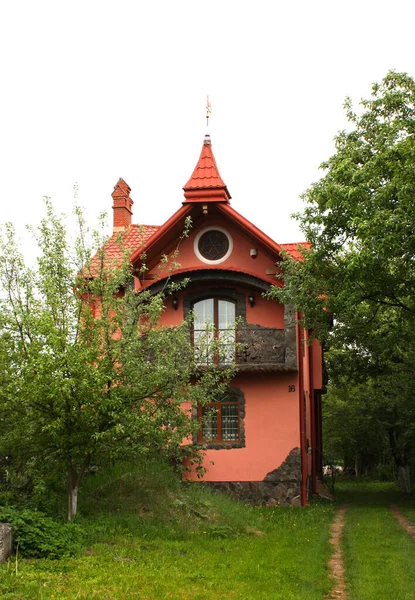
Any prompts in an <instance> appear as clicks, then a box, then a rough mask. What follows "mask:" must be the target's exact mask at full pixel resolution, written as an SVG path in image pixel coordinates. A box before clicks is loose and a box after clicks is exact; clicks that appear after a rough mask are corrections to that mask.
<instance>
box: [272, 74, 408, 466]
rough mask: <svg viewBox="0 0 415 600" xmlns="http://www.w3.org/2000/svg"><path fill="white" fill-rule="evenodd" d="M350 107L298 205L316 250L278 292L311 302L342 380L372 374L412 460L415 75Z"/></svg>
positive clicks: (288, 271)
mask: <svg viewBox="0 0 415 600" xmlns="http://www.w3.org/2000/svg"><path fill="white" fill-rule="evenodd" d="M345 107H346V114H347V117H348V119H349V122H350V129H349V130H348V131H342V132H340V133H339V134H338V135H337V136H336V138H335V144H336V152H335V154H334V155H333V156H332V157H330V158H329V160H328V161H326V162H325V163H323V164H322V165H321V168H322V169H324V171H325V174H324V176H323V177H322V179H320V181H318V182H316V183H314V184H313V185H312V186H311V187H310V189H308V190H307V191H306V192H305V194H304V200H305V202H306V208H305V211H304V213H303V215H297V217H298V219H299V220H300V223H301V227H302V230H303V231H304V233H305V235H306V237H307V239H308V240H309V241H310V242H311V250H305V249H304V250H303V260H302V261H296V262H295V261H293V260H290V259H289V257H287V259H286V260H285V261H284V264H283V274H282V277H283V279H284V282H285V287H284V288H275V289H274V291H273V293H272V295H273V296H274V297H276V298H278V299H279V300H280V301H283V302H292V303H294V305H295V306H296V308H298V309H299V310H301V311H303V320H304V324H305V325H306V326H307V327H309V328H310V329H312V330H313V332H314V334H315V335H316V336H317V337H319V338H320V339H321V340H322V341H323V343H324V344H325V345H326V348H327V347H329V348H330V351H331V352H333V353H334V354H335V356H336V359H337V361H338V362H334V361H332V363H331V368H330V369H329V375H330V378H331V380H332V381H333V378H336V377H339V376H340V375H344V376H345V377H347V378H349V382H348V387H349V392H350V390H351V389H352V388H353V385H354V384H356V383H359V384H360V383H362V384H364V385H366V386H367V390H366V391H365V393H364V394H365V396H367V395H368V394H370V393H371V390H372V392H373V393H376V397H377V402H376V403H372V408H373V409H374V411H375V413H373V415H375V414H377V415H378V414H379V412H383V413H384V415H385V419H384V420H385V421H386V422H387V435H388V437H389V441H390V448H391V452H392V454H393V456H394V460H395V462H396V465H397V467H398V468H403V469H406V468H407V467H408V466H409V463H410V461H411V457H412V456H413V455H414V452H415V428H414V423H415V412H414V411H415V408H414V403H413V399H412V390H411V389H410V387H411V386H410V383H409V382H411V381H413V376H414V372H413V370H414V366H413V365H414V357H415V343H414V340H413V329H414V326H415V293H414V292H415V260H414V259H415V234H414V231H415V202H414V192H415V82H414V80H413V79H412V78H411V77H409V76H408V75H406V74H404V73H395V72H389V73H388V74H387V75H386V77H385V78H384V79H383V80H382V82H381V83H379V84H374V85H373V87H372V95H371V98H369V99H367V100H362V102H361V110H360V111H354V110H353V107H352V104H351V101H350V100H346V104H345ZM333 317H334V320H333ZM336 393H337V392H336ZM373 393H372V395H373ZM353 397H355V395H354V394H353V393H352V394H350V393H349V394H348V398H349V399H351V401H353V400H352V398H353ZM379 409H380V411H379ZM346 428H348V429H350V427H348V426H347V425H346Z"/></svg>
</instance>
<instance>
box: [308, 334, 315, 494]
mask: <svg viewBox="0 0 415 600" xmlns="http://www.w3.org/2000/svg"><path fill="white" fill-rule="evenodd" d="M309 356H310V359H309V365H310V425H311V427H310V432H311V433H310V436H311V439H310V443H311V491H312V492H313V494H316V493H317V487H316V480H317V468H316V446H317V444H316V410H315V409H316V397H315V392H314V358H313V356H314V346H313V343H311V345H310V354H309Z"/></svg>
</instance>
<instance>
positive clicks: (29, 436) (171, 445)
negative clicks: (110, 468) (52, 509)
mask: <svg viewBox="0 0 415 600" xmlns="http://www.w3.org/2000/svg"><path fill="white" fill-rule="evenodd" d="M77 216H78V222H79V236H78V238H77V240H76V243H75V245H74V248H73V245H71V243H70V241H69V240H68V236H67V234H66V229H65V225H64V223H63V222H62V220H61V219H60V218H58V217H57V216H56V214H55V213H54V210H53V208H52V206H51V204H50V202H47V203H46V216H45V218H44V219H43V220H42V221H41V224H40V226H39V228H38V229H37V230H34V234H35V237H36V240H37V244H38V249H39V255H38V258H37V264H36V266H35V267H33V268H30V267H28V266H26V264H25V261H24V259H23V256H22V254H21V252H20V250H19V247H18V244H17V242H16V238H15V233H14V231H13V228H12V227H11V226H10V225H8V226H6V229H5V235H4V237H3V238H2V241H1V247H0V282H1V297H0V302H1V313H0V314H1V317H0V318H1V322H0V327H1V332H2V335H1V337H0V362H1V366H2V367H3V368H2V376H1V377H2V382H1V383H2V386H1V391H0V423H1V429H2V435H1V439H0V450H1V453H2V455H3V456H7V457H8V465H9V468H10V470H12V469H13V468H14V469H15V470H17V471H19V472H20V473H21V474H22V473H23V474H24V475H25V476H26V477H29V476H30V477H31V478H32V479H33V480H35V481H36V482H37V485H43V486H47V482H48V481H50V480H51V479H53V478H54V477H55V478H56V477H62V476H63V475H64V474H66V480H67V486H68V498H69V500H68V518H69V519H72V518H73V516H74V515H75V514H76V512H77V494H78V489H79V486H80V484H81V481H82V478H83V477H84V475H85V474H86V473H87V472H88V471H89V470H90V469H91V468H92V467H93V468H95V467H105V465H106V464H108V462H109V461H112V460H116V459H119V458H122V459H123V460H125V459H133V458H134V457H135V456H137V455H138V454H143V453H150V452H156V453H161V454H164V455H165V456H170V457H171V456H175V455H177V454H178V453H179V448H180V444H181V442H182V440H183V438H186V437H188V436H190V435H191V434H192V433H193V430H194V427H195V423H194V422H192V420H191V419H190V418H189V412H186V411H184V410H182V403H183V402H184V401H188V402H189V403H190V405H194V404H196V403H202V404H203V403H205V402H208V401H209V400H212V398H213V397H214V395H215V394H217V393H218V391H220V390H221V389H222V388H223V386H224V385H225V383H226V380H227V376H228V375H229V373H230V371H221V370H219V369H217V368H215V366H214V365H211V366H210V367H205V368H204V369H203V370H201V369H200V368H199V367H198V364H197V362H195V359H194V353H193V349H192V347H191V343H190V336H189V322H186V321H185V322H184V323H183V325H181V326H179V327H175V328H166V327H164V328H163V327H161V326H160V325H159V318H160V315H161V313H162V312H163V310H164V303H163V300H164V297H165V295H166V293H169V289H170V291H171V289H173V288H169V287H168V286H167V288H166V289H165V290H164V292H163V293H159V294H155V295H152V294H151V292H148V291H147V292H141V293H139V294H137V293H136V292H134V290H132V289H131V285H130V281H131V269H130V263H129V252H128V249H126V248H125V247H124V242H123V238H122V236H120V238H119V240H118V243H119V253H118V254H119V256H118V258H117V259H116V260H114V259H111V258H110V257H109V255H108V254H107V252H106V250H107V245H106V244H105V243H104V240H103V239H102V238H99V237H98V239H97V240H96V246H97V247H98V251H97V253H96V254H95V256H94V258H93V259H92V260H91V255H92V253H91V251H90V250H89V249H88V248H87V245H86V242H85V240H86V238H87V234H86V228H85V224H84V223H83V221H82V216H81V211H79V210H78V211H77ZM166 260H167V259H166Z"/></svg>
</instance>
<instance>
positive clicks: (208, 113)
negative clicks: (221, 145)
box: [206, 94, 212, 127]
mask: <svg viewBox="0 0 415 600" xmlns="http://www.w3.org/2000/svg"><path fill="white" fill-rule="evenodd" d="M211 114H212V105H211V103H210V100H209V94H208V95H207V96H206V126H207V127H209V117H210V115H211Z"/></svg>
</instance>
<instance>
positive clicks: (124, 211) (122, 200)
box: [111, 179, 134, 233]
mask: <svg viewBox="0 0 415 600" xmlns="http://www.w3.org/2000/svg"><path fill="white" fill-rule="evenodd" d="M130 192H131V188H130V187H129V186H128V185H127V184H126V183H125V181H124V179H119V180H118V183H117V184H116V186H115V187H114V191H113V192H112V194H111V196H112V199H113V202H114V204H113V205H112V208H113V211H114V226H113V231H114V233H116V232H117V231H123V230H124V229H126V228H127V227H128V226H129V225H131V216H132V214H133V211H132V206H133V204H134V202H133V201H132V199H131V198H130Z"/></svg>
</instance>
